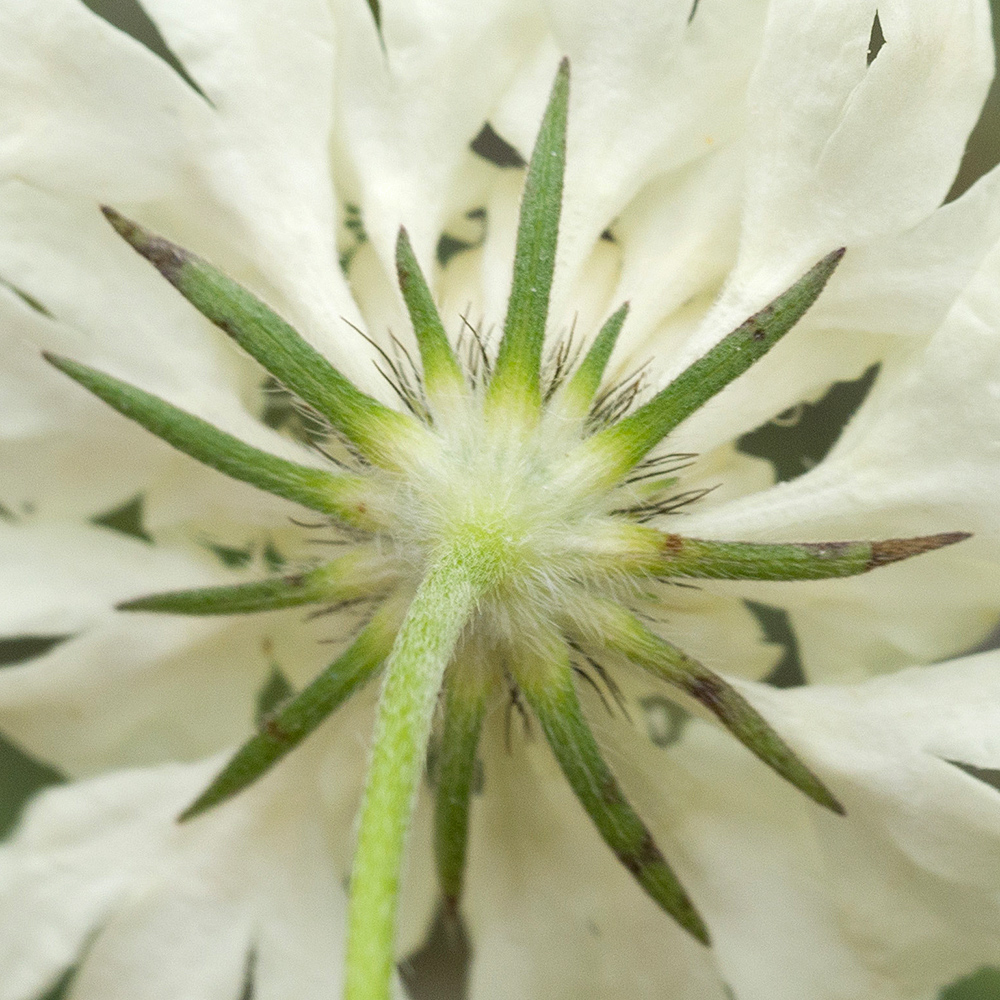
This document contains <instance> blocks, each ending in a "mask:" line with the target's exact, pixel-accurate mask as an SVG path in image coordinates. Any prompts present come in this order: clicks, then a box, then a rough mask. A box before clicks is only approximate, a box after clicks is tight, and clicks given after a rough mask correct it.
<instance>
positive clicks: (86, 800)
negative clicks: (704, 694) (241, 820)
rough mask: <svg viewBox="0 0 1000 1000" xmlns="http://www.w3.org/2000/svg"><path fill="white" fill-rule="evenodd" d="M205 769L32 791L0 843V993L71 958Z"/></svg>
mask: <svg viewBox="0 0 1000 1000" xmlns="http://www.w3.org/2000/svg"><path fill="white" fill-rule="evenodd" d="M210 774H211V765H209V766H208V767H206V766H205V765H202V766H200V767H199V768H197V769H195V771H194V772H192V770H191V769H190V768H178V767H171V768H163V769H160V770H159V771H158V772H156V775H155V779H153V780H150V778H149V777H147V776H146V775H145V774H142V773H141V772H138V773H137V772H126V773H123V774H120V775H114V776H111V777H107V778H102V779H99V780H98V781H96V782H91V783H88V784H84V785H77V786H72V787H70V788H67V789H62V788H57V789H53V790H51V791H49V792H46V793H43V794H42V795H41V796H39V797H38V799H37V800H36V801H35V802H34V804H33V805H32V806H31V807H30V809H29V811H28V813H27V816H26V818H25V820H24V821H23V823H22V826H21V828H20V829H19V831H18V833H17V834H16V836H15V838H14V840H13V841H11V842H10V843H9V844H7V845H5V846H4V847H3V848H2V849H0V858H2V862H0V895H2V897H3V898H4V899H5V900H7V901H8V902H7V905H5V906H3V907H0V956H2V961H3V968H4V977H3V979H2V980H0V997H2V998H3V1000H20V998H25V1000H27V998H30V997H33V996H34V995H35V994H36V993H38V992H39V991H40V990H41V989H43V988H44V987H45V986H46V985H47V984H48V983H49V982H51V981H52V980H53V979H55V978H56V977H57V976H58V975H59V974H60V973H61V971H62V970H63V969H65V968H66V967H68V966H69V965H71V964H73V962H74V961H75V959H76V958H77V956H78V954H79V952H80V951H81V949H82V947H83V945H84V943H85V941H86V939H87V937H88V936H89V935H90V933H91V932H92V931H93V930H94V929H96V928H97V927H98V926H99V925H100V924H101V923H102V922H103V921H104V920H105V919H106V918H107V915H108V914H109V912H110V911H111V910H112V909H113V907H114V906H115V905H116V903H117V902H118V901H119V900H120V899H121V898H122V897H123V896H124V895H125V894H126V893H128V891H129V887H130V884H131V883H132V882H133V881H134V879H135V877H136V875H137V874H141V873H142V872H143V870H144V869H145V868H147V867H148V866H149V865H150V862H151V860H152V858H155V853H156V847H157V846H158V843H157V842H158V841H159V842H160V843H162V839H163V834H162V832H160V831H163V830H165V831H167V832H172V827H173V823H172V822H171V820H172V818H173V816H174V815H175V814H176V812H175V811H176V810H177V809H179V808H183V806H184V804H186V802H187V801H189V798H188V797H189V796H190V794H191V792H192V790H195V789H197V787H198V785H199V784H200V783H201V782H202V781H203V780H205V779H206V778H207V777H208V776H209V775H210ZM153 865H154V867H155V862H153ZM14 901H16V904H15V905H12V904H14Z"/></svg>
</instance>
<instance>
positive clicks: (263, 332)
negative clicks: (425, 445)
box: [102, 208, 423, 468]
mask: <svg viewBox="0 0 1000 1000" xmlns="http://www.w3.org/2000/svg"><path fill="white" fill-rule="evenodd" d="M102 211H103V212H104V214H105V216H106V217H107V219H108V221H109V222H110V223H111V225H112V226H113V227H114V228H115V230H116V231H117V232H118V233H119V234H120V235H121V236H122V237H123V238H124V239H125V240H127V241H128V242H129V243H130V244H131V245H132V246H133V247H134V248H135V249H136V250H137V251H138V252H139V253H140V254H142V256H143V257H145V258H146V259H147V260H148V261H149V262H150V263H151V264H153V266H154V267H156V269H157V270H158V271H159V272H160V274H162V275H163V276H164V277H165V278H166V279H167V281H169V282H170V283H171V284H172V285H173V286H174V287H175V288H176V289H177V290H178V291H179V292H180V293H181V295H183V296H184V297H185V298H186V299H187V300H188V301H189V302H190V303H191V304H192V305H193V306H194V307H195V308H196V309H197V310H198V311H199V312H200V313H201V314H202V315H203V316H205V317H206V318H207V319H209V320H211V321H212V322H213V323H214V324H215V325H216V326H217V327H219V329H220V330H222V331H224V332H225V333H227V334H228V335H229V336H230V337H232V338H233V340H235V341H236V343H238V344H239V345H240V347H242V348H243V349H244V350H245V351H246V352H247V353H248V354H250V355H251V356H252V357H254V358H256V360H257V361H259V362H260V364H262V365H263V366H264V368H266V369H267V370H268V371H269V372H270V373H271V374H272V375H273V376H274V377H275V378H276V379H277V380H278V381H279V382H280V383H281V384H282V385H283V386H285V388H286V389H289V390H290V391H291V392H294V393H295V394H296V395H297V396H299V397H300V398H301V399H303V400H304V401H305V402H306V403H308V404H309V405H310V406H312V407H313V408H314V409H315V410H316V411H317V412H319V413H321V414H322V415H323V416H324V417H326V418H327V419H328V420H329V421H330V423H331V424H333V426H334V427H336V428H337V429H338V430H339V431H340V432H341V433H342V434H344V435H345V436H346V437H347V438H348V439H349V440H350V441H352V442H353V443H354V444H355V446H356V447H357V448H358V450H359V451H360V452H361V453H362V454H363V455H364V456H365V457H366V458H368V459H370V460H371V461H372V462H374V463H375V464H377V465H383V466H386V467H389V468H397V467H398V466H399V465H400V462H401V456H404V455H405V453H406V450H407V448H408V447H412V446H414V445H416V444H417V443H418V442H419V441H421V440H422V437H423V433H422V432H423V429H422V428H421V427H420V425H419V424H418V423H417V422H416V421H415V420H413V419H412V418H411V417H409V416H407V415H406V414H403V413H397V412H396V411H395V410H390V409H389V408H388V407H386V406H383V405H382V404H381V403H379V402H378V401H377V400H375V399H373V398H372V397H371V396H367V395H365V393H363V392H361V391H360V390H358V389H356V388H355V387H354V385H353V384H352V383H351V382H350V381H348V380H347V379H346V378H344V376H343V375H341V374H340V372H339V371H337V369H336V368H334V367H333V365H331V364H330V362H329V361H327V360H326V358H324V357H323V355H322V354H320V353H319V352H318V351H317V350H315V349H314V348H313V347H311V346H310V345H309V344H307V343H306V341H304V340H303V339H302V338H301V337H300V336H299V335H298V333H296V331H295V330H294V329H293V328H292V327H291V326H290V325H289V324H288V323H286V322H285V321H284V320H283V319H282V318H281V317H280V316H278V315H277V313H275V312H274V311H273V310H271V309H270V308H268V306H266V305H265V304H264V303H263V302H261V301H260V299H258V298H257V297H256V296H255V295H253V294H252V293H250V292H249V291H247V290H246V289H245V288H243V287H242V286H241V285H239V284H237V283H236V282H235V281H233V280H232V279H231V278H229V277H227V276H226V275H225V274H223V273H222V272H221V271H220V270H218V268H215V267H213V266H212V265H211V264H209V263H208V261H206V260H203V259H202V258H201V257H198V256H196V255H195V254H193V253H190V252H188V251H187V250H185V249H183V248H182V247H179V246H177V245H176V244H175V243H171V242H170V241H169V240H166V239H163V238H162V237H160V236H155V235H154V234H152V233H150V232H149V231H148V230H146V229H143V227H142V226H140V225H138V224H137V223H135V222H132V221H131V220H129V219H126V218H125V217H124V216H122V215H120V214H119V213H118V212H116V211H114V210H113V209H111V208H103V209H102Z"/></svg>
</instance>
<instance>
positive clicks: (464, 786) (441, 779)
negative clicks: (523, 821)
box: [434, 677, 486, 913]
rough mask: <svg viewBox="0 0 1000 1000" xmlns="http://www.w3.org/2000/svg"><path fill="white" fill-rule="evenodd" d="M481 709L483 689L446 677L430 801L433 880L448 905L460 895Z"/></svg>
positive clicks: (454, 905) (453, 907) (455, 903)
mask: <svg viewBox="0 0 1000 1000" xmlns="http://www.w3.org/2000/svg"><path fill="white" fill-rule="evenodd" d="M485 711H486V690H485V687H484V686H482V685H476V684H471V683H469V682H468V678H465V677H463V678H458V679H456V678H454V677H450V678H448V681H447V683H446V685H445V707H444V727H443V732H442V734H441V743H440V748H439V753H438V757H437V767H436V779H437V795H436V797H435V800H434V802H435V805H434V853H435V857H436V860H437V872H438V882H439V883H440V885H441V893H442V895H443V896H444V903H445V906H446V907H447V908H448V910H449V911H450V912H452V913H454V912H455V911H456V910H457V909H458V903H459V900H460V899H461V896H462V880H463V875H464V873H465V849H466V843H467V842H468V834H469V803H470V799H471V796H472V786H473V784H474V781H475V773H476V748H477V747H478V746H479V732H480V729H481V727H482V722H483V715H484V713H485Z"/></svg>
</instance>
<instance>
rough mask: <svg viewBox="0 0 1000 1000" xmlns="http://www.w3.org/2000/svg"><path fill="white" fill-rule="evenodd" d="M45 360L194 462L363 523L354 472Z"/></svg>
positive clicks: (108, 378) (81, 368) (100, 375)
mask: <svg viewBox="0 0 1000 1000" xmlns="http://www.w3.org/2000/svg"><path fill="white" fill-rule="evenodd" d="M45 359H46V361H48V362H49V363H50V364H52V365H54V366H55V367H56V368H58V369H59V370H60V371H61V372H64V373H65V374H67V375H68V376H69V377H70V378H71V379H74V380H75V381H76V382H79V383H80V385H82V386H83V387H84V388H85V389H88V390H90V392H92V393H93V394H94V395H95V396H98V397H99V398H100V399H103V400H104V402H105V403H107V404H108V405H109V406H112V407H114V408H115V409H116V410H117V411H118V412H119V413H121V414H122V415H123V416H126V417H128V418H129V419H130V420H134V421H135V422H136V423H138V424H141V425H142V426H143V427H145V428H146V430H148V431H151V432H152V433H153V434H155V435H156V436H157V437H159V438H162V439H163V440H164V441H166V442H167V443H168V444H171V445H173V446H174V447H175V448H177V449H178V450H179V451H183V452H184V453H185V454H186V455H190V456H191V457H192V458H196V459H197V460H198V461H199V462H203V463H204V464H205V465H210V466H211V467H212V468H213V469H218V470H219V472H224V473H225V474H226V475H227V476H232V477H233V479H239V480H241V481H242V482H245V483H250V484H251V485H253V486H257V487H259V488H260V489H262V490H267V491H268V492H269V493H274V494H276V495H277V496H279V497H284V498H285V499H286V500H294V501H295V502H296V503H300V504H302V505H303V506H305V507H309V508H310V509H312V510H318V511H321V512H323V513H324V514H332V515H334V516H336V517H339V518H341V519H342V520H345V521H348V522H351V523H354V524H359V525H361V524H367V519H366V518H365V517H364V512H363V510H362V509H361V508H359V506H358V505H357V504H356V503H352V495H353V494H356V492H357V490H358V487H359V486H360V485H361V483H362V480H361V479H360V478H358V477H357V476H349V475H346V476H345V475H333V474H332V473H329V472H326V471H324V470H323V469H313V468H310V467H309V466H307V465H298V464H296V463H295V462H289V461H288V460H287V459H284V458H278V457H277V456H276V455H270V454H268V453H267V452H265V451H261V450H260V449H259V448H253V447H251V446H250V445H248V444H244V443H243V442H242V441H240V440H239V439H237V438H235V437H233V436H232V435H231V434H227V433H226V432H225V431H220V430H219V429H218V428H217V427H213V426H212V425H211V424H210V423H208V422H207V421H205V420H202V419H201V418H200V417H195V416H193V415H192V414H190V413H185V412H184V410H180V409H178V408H177V407H176V406H174V405H173V404H171V403H168V402H166V401H165V400H163V399H160V398H159V397H158V396H154V395H152V394H151V393H148V392H145V391H144V390H143V389H138V388H136V387H135V386H134V385H129V383H128V382H123V381H121V380H120V379H117V378H115V377H114V376H112V375H106V374H105V373H104V372H99V371H97V370H96V369H94V368H88V367H87V366H86V365H81V364H79V363H78V362H76V361H70V360H69V359H68V358H61V357H58V356H56V355H53V354H46V355H45Z"/></svg>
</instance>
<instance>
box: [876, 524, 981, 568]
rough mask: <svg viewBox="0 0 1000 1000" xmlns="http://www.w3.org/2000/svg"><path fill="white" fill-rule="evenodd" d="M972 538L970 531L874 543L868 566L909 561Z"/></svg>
mask: <svg viewBox="0 0 1000 1000" xmlns="http://www.w3.org/2000/svg"><path fill="white" fill-rule="evenodd" d="M971 537H972V534H971V532H968V531H947V532H944V533H943V534H940V535H921V536H920V537H919V538H890V539H887V540H886V541H884V542H872V555H871V559H870V560H869V563H868V566H869V569H875V568H877V567H878V566H887V565H888V564H889V563H894V562H899V561H900V560H901V559H909V558H910V556H919V555H922V554H923V553H924V552H933V551H934V549H940V548H944V546H945V545H954V544H955V543H956V542H964V541H965V539H966V538H971Z"/></svg>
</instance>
